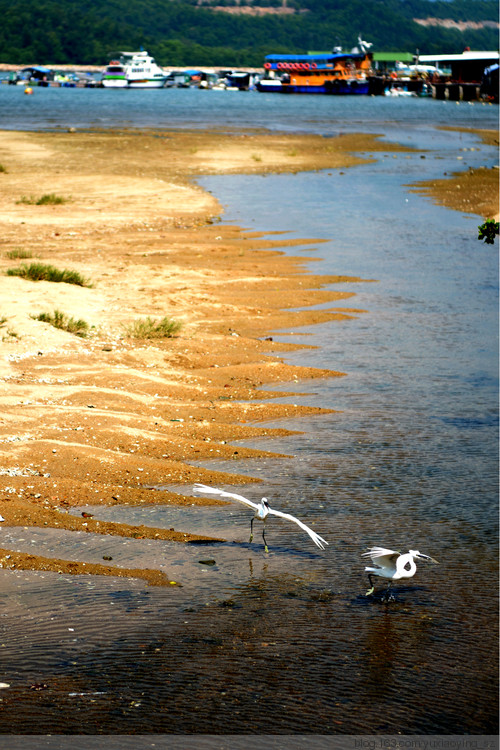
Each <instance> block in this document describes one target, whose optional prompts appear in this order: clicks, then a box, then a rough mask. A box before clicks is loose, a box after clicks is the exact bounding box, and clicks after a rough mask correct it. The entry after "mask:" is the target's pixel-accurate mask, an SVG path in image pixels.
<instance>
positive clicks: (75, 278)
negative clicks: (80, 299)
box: [7, 263, 92, 287]
mask: <svg viewBox="0 0 500 750" xmlns="http://www.w3.org/2000/svg"><path fill="white" fill-rule="evenodd" d="M7 276H20V277H21V278H23V279H30V280H31V281H55V282H63V283H65V284H76V285H77V286H87V287H91V286H92V284H91V283H90V281H89V280H88V279H85V278H84V277H83V276H82V275H81V274H80V273H79V272H78V271H68V270H67V269H66V268H65V269H63V270H62V271H61V270H60V269H59V268H55V266H51V265H50V264H47V263H30V264H29V266H28V265H26V263H23V265H22V266H19V267H18V268H8V269H7Z"/></svg>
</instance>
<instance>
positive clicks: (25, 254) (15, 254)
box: [5, 248, 33, 260]
mask: <svg viewBox="0 0 500 750" xmlns="http://www.w3.org/2000/svg"><path fill="white" fill-rule="evenodd" d="M5 255H6V256H7V258H10V260H26V259H27V258H32V257H33V253H32V252H30V251H29V250H21V248H16V249H15V250H9V252H8V253H5Z"/></svg>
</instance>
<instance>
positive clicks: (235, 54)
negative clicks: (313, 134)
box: [0, 0, 498, 67]
mask: <svg viewBox="0 0 500 750" xmlns="http://www.w3.org/2000/svg"><path fill="white" fill-rule="evenodd" d="M0 18H1V23H0V63H15V64H29V63H39V64H46V65H57V64H58V63H59V64H63V63H77V64H81V65H83V64H86V65H105V64H106V63H107V62H108V61H109V59H110V57H112V56H114V55H116V53H117V51H119V50H132V49H139V48H140V47H141V46H142V47H143V48H145V49H147V50H148V52H149V53H150V54H152V55H153V56H154V57H155V58H156V60H157V62H158V63H159V64H160V65H163V66H165V67H174V66H186V65H194V64H196V65H200V66H202V65H206V66H209V65H214V66H231V67H238V66H241V67H243V66H246V67H261V66H262V63H263V58H264V55H266V54H269V53H271V52H276V53H281V52H307V51H308V50H325V51H327V50H331V49H332V47H333V46H337V45H340V46H343V48H344V49H350V48H351V47H353V46H354V45H355V44H356V40H357V37H358V35H359V34H361V35H362V37H363V39H365V40H366V41H368V42H372V43H373V47H372V51H379V52H381V51H392V50H397V51H405V52H415V51H416V50H417V49H418V50H419V51H420V53H421V54H432V53H443V52H445V53H451V52H462V51H463V49H464V48H465V47H470V48H471V49H474V50H496V49H498V4H497V2H496V0H448V1H442V0H436V2H432V1H431V0H365V1H364V2H362V1H361V0H342V2H340V0H184V1H183V2H181V1H180V0H108V1H107V2H105V3H103V2H102V0H0Z"/></svg>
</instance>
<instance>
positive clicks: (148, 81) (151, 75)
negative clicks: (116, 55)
mask: <svg viewBox="0 0 500 750" xmlns="http://www.w3.org/2000/svg"><path fill="white" fill-rule="evenodd" d="M120 60H121V62H122V63H123V64H124V66H125V75H126V79H127V84H128V88H130V89H161V88H163V86H164V85H165V81H166V80H167V73H166V71H164V70H163V69H162V68H160V66H159V65H157V64H156V63H155V61H154V59H153V58H152V57H151V56H150V55H148V53H147V52H146V51H145V50H141V51H140V52H121V53H120Z"/></svg>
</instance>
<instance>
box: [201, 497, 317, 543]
mask: <svg viewBox="0 0 500 750" xmlns="http://www.w3.org/2000/svg"><path fill="white" fill-rule="evenodd" d="M193 489H194V491H195V492H203V493H206V494H209V495H210V494H211V495H219V496H220V497H230V498H231V499H232V500H237V501H238V502H239V503H244V504H245V505H249V506H250V507H251V508H254V509H255V514H254V516H253V518H252V520H251V521H250V541H252V539H253V522H254V521H255V519H256V518H258V519H260V520H261V521H262V522H263V524H264V525H263V528H262V539H263V540H264V550H265V551H266V552H269V550H268V548H267V542H266V536H265V531H266V518H267V516H269V515H271V516H278V517H279V518H286V519H287V520H288V521H293V522H294V523H296V524H297V525H298V526H300V528H301V529H304V531H305V532H306V533H307V534H309V536H310V537H311V539H312V540H313V542H314V544H316V545H317V546H318V547H319V548H320V549H325V547H324V545H325V544H328V542H327V541H325V540H324V539H323V538H322V537H320V535H319V534H316V532H315V531H313V530H312V529H310V528H309V526H306V525H305V523H302V521H299V519H298V518H295V516H292V515H290V513H282V512H281V511H280V510H273V509H272V508H270V507H269V503H268V501H267V498H266V497H263V498H262V500H261V501H260V503H254V502H252V501H251V500H247V498H246V497H243V496H242V495H235V494H233V493H232V492H225V491H224V490H218V489H216V488H215V487H207V486H206V485H205V484H195V486H194V488H193Z"/></svg>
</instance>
